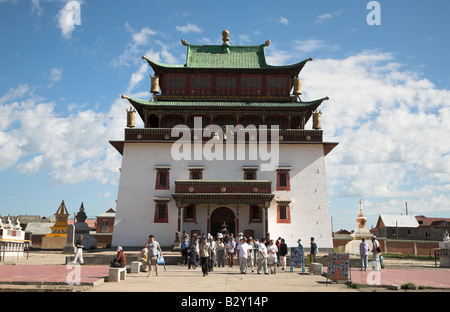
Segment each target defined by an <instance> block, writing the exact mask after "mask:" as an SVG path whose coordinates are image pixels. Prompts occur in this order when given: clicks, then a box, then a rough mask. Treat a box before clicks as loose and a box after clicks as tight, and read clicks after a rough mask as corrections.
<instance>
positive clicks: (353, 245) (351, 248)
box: [345, 200, 372, 254]
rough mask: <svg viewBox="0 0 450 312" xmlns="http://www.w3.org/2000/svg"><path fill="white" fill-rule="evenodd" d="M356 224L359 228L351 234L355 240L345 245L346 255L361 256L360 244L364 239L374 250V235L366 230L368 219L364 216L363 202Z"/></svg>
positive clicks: (360, 204)
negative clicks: (372, 239)
mask: <svg viewBox="0 0 450 312" xmlns="http://www.w3.org/2000/svg"><path fill="white" fill-rule="evenodd" d="M356 223H357V224H358V227H357V228H356V229H355V231H354V232H353V233H352V234H351V236H352V237H353V240H352V241H350V242H348V243H347V245H345V252H346V253H351V254H359V244H360V243H361V242H362V239H363V238H364V239H365V240H366V242H367V243H368V244H369V249H372V241H371V237H372V233H370V231H369V230H368V229H367V228H366V223H367V218H366V217H365V216H364V210H363V208H362V201H361V200H359V212H358V217H357V218H356Z"/></svg>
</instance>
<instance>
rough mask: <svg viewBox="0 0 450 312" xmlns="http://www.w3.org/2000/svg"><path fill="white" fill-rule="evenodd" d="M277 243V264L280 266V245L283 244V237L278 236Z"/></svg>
mask: <svg viewBox="0 0 450 312" xmlns="http://www.w3.org/2000/svg"><path fill="white" fill-rule="evenodd" d="M275 245H276V246H277V248H278V252H277V266H280V245H281V237H278V239H277V241H276V242H275Z"/></svg>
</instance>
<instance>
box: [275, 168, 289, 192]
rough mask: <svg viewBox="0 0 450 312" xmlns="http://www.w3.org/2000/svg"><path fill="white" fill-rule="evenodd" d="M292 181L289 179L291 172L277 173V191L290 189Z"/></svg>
mask: <svg viewBox="0 0 450 312" xmlns="http://www.w3.org/2000/svg"><path fill="white" fill-rule="evenodd" d="M290 190H291V183H290V180H289V172H278V173H277V191H290Z"/></svg>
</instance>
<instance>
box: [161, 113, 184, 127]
mask: <svg viewBox="0 0 450 312" xmlns="http://www.w3.org/2000/svg"><path fill="white" fill-rule="evenodd" d="M178 125H184V118H183V117H182V116H179V115H167V116H164V117H163V118H162V120H161V127H162V128H173V127H175V126H178Z"/></svg>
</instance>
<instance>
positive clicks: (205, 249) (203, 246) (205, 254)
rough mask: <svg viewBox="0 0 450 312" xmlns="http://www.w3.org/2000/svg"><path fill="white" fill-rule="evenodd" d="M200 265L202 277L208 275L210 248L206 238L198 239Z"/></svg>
mask: <svg viewBox="0 0 450 312" xmlns="http://www.w3.org/2000/svg"><path fill="white" fill-rule="evenodd" d="M199 255H200V264H201V265H202V273H203V276H206V275H208V261H209V260H211V246H210V245H209V244H208V242H207V240H206V237H203V236H202V238H201V239H200V245H199Z"/></svg>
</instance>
